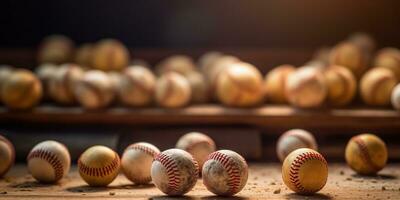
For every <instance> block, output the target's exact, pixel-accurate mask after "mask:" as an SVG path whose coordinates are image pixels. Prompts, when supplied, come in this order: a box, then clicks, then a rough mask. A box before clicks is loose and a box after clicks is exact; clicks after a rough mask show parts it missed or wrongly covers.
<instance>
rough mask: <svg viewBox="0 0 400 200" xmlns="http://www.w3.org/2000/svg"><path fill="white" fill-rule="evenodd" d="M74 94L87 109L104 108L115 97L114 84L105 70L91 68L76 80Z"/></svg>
mask: <svg viewBox="0 0 400 200" xmlns="http://www.w3.org/2000/svg"><path fill="white" fill-rule="evenodd" d="M74 95H75V98H76V100H77V101H78V102H79V103H80V104H81V105H82V106H83V107H84V108H86V109H99V108H104V107H107V106H108V105H109V104H110V103H111V102H112V100H113V99H114V95H115V92H114V85H113V83H112V81H111V79H110V77H109V76H108V75H107V74H106V73H105V72H103V71H100V70H90V71H88V72H86V73H85V74H84V75H83V77H82V78H81V79H80V80H78V81H77V82H76V85H75V88H74Z"/></svg>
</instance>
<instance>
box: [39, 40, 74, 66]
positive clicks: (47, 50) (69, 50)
mask: <svg viewBox="0 0 400 200" xmlns="http://www.w3.org/2000/svg"><path fill="white" fill-rule="evenodd" d="M73 54H74V42H73V41H72V40H71V39H70V38H68V37H66V36H64V35H51V36H48V37H46V38H45V39H43V41H42V42H41V44H40V46H39V50H38V62H39V64H42V63H52V64H63V63H67V62H69V61H71V60H72V58H73Z"/></svg>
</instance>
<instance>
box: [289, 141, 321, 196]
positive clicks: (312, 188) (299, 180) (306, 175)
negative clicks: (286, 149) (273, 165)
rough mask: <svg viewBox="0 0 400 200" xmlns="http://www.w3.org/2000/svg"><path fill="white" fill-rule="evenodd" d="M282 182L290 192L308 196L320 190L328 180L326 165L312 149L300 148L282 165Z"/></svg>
mask: <svg viewBox="0 0 400 200" xmlns="http://www.w3.org/2000/svg"><path fill="white" fill-rule="evenodd" d="M282 179H283V182H284V183H285V185H286V186H287V187H289V189H291V190H292V191H294V192H296V193H298V194H303V195H310V194H313V193H316V192H318V191H319V190H321V189H322V188H323V187H324V186H325V184H326V181H327V179H328V163H327V162H326V160H325V158H324V157H323V156H322V155H321V154H320V153H318V152H317V151H314V150H312V149H308V148H301V149H297V150H294V151H293V152H292V153H290V154H289V155H288V156H287V157H286V159H285V161H283V165H282Z"/></svg>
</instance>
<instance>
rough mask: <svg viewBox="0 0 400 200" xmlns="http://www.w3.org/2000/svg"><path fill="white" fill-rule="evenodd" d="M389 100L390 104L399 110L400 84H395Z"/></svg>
mask: <svg viewBox="0 0 400 200" xmlns="http://www.w3.org/2000/svg"><path fill="white" fill-rule="evenodd" d="M391 101H392V106H393V107H394V108H395V109H396V110H400V84H397V85H396V86H395V87H394V88H393V91H392V97H391Z"/></svg>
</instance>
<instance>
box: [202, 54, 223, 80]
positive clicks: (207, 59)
mask: <svg viewBox="0 0 400 200" xmlns="http://www.w3.org/2000/svg"><path fill="white" fill-rule="evenodd" d="M223 55H224V54H223V53H221V52H218V51H209V52H206V53H204V54H203V55H202V56H200V58H199V59H198V62H197V63H198V65H199V68H200V70H201V72H202V73H203V74H207V73H208V71H209V70H210V67H211V66H212V64H213V63H214V62H215V61H216V60H218V58H220V57H221V56H223Z"/></svg>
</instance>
